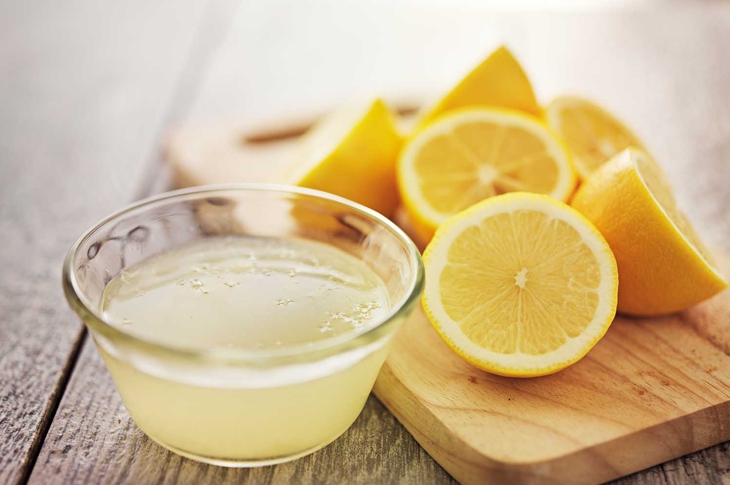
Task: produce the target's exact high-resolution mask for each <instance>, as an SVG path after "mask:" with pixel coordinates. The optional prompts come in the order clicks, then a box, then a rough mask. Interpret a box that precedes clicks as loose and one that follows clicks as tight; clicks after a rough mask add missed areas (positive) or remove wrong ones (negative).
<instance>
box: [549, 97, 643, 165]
mask: <svg viewBox="0 0 730 485" xmlns="http://www.w3.org/2000/svg"><path fill="white" fill-rule="evenodd" d="M545 117H546V118H547V121H548V124H549V125H550V127H551V128H552V129H553V130H555V131H556V132H557V133H559V134H560V135H561V136H562V137H563V139H564V140H565V143H566V144H567V145H568V147H569V148H570V150H571V152H572V153H573V163H574V164H575V168H576V170H577V171H578V174H579V175H580V177H581V178H582V179H586V178H588V177H589V176H590V174H591V173H593V172H594V171H595V170H596V169H598V167H600V166H601V165H602V164H603V163H605V162H606V161H607V160H608V159H609V158H611V157H613V156H614V155H616V154H617V153H619V152H620V151H622V150H624V149H626V148H628V147H630V146H633V147H637V148H642V147H643V144H642V143H641V141H640V140H639V138H638V137H637V136H636V135H634V133H633V132H632V131H631V130H630V129H629V128H628V127H626V125H625V124H623V123H622V122H621V121H620V120H619V119H618V118H616V117H615V116H614V115H612V114H611V113H609V112H608V111H606V110H605V109H603V108H601V107H600V106H598V105H596V104H595V103H592V102H590V101H588V100H586V99H582V98H578V97H575V96H559V97H557V98H555V99H554V100H553V101H552V102H551V103H550V104H549V105H548V107H547V108H546V110H545Z"/></svg>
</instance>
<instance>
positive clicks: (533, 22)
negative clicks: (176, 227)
mask: <svg viewBox="0 0 730 485" xmlns="http://www.w3.org/2000/svg"><path fill="white" fill-rule="evenodd" d="M237 3H238V2H234V1H231V2H227V3H225V5H223V6H221V7H215V6H214V5H216V4H217V2H207V5H205V4H204V3H203V2H202V1H201V2H195V1H193V2H166V1H165V2H154V3H148V2H131V3H125V4H124V5H121V4H120V5H116V4H115V5H114V7H113V8H112V7H110V6H109V5H108V4H100V3H96V2H89V1H81V0H74V1H72V2H63V3H61V2H56V3H51V2H46V3H45V4H41V3H40V2H24V3H21V2H17V3H15V4H13V5H12V6H7V8H5V7H4V10H3V12H4V13H3V15H2V16H0V66H1V67H2V72H3V73H4V74H3V76H0V127H2V130H0V229H1V230H2V238H3V239H2V240H3V242H4V243H5V248H4V249H5V251H3V254H2V255H0V258H2V259H1V262H2V264H3V272H0V315H2V316H0V483H3V484H4V483H25V482H26V480H28V475H29V474H30V473H31V471H32V475H31V476H30V478H29V481H30V482H31V483H91V484H94V483H130V484H131V483H197V484H205V483H211V484H212V483H302V484H306V483H343V482H345V481H346V482H348V483H414V484H420V483H453V479H452V478H451V477H450V476H449V475H448V474H446V472H444V470H443V469H441V468H440V467H439V466H438V465H437V464H436V463H435V462H434V461H433V460H431V458H430V457H428V455H427V454H426V453H425V451H423V449H422V448H421V447H420V446H419V445H418V444H417V443H416V442H415V440H414V439H413V438H412V437H411V436H410V434H409V433H408V432H407V431H406V430H405V429H404V428H403V427H402V426H401V425H400V424H398V423H397V421H395V418H393V417H392V416H391V415H390V414H389V413H388V412H387V411H386V410H385V409H384V407H383V406H382V405H380V404H379V403H378V402H377V401H376V400H375V399H373V398H371V399H370V400H369V401H368V404H367V406H366V408H365V410H364V412H363V415H362V416H361V417H360V419H359V420H358V421H357V422H356V423H355V425H354V426H353V428H352V429H351V430H350V431H348V433H347V434H346V435H344V436H343V437H342V438H340V439H339V440H338V441H336V442H335V443H333V444H332V445H331V446H329V447H327V448H325V449H324V450H321V451H320V452H318V453H316V454H314V455H312V456H311V457H309V458H306V459H303V460H300V461H298V462H295V463H292V464H286V465H280V466H277V467H269V468H265V469H259V470H254V471H250V472H247V471H231V470H226V469H222V468H216V467H209V466H205V465H200V464H197V463H195V462H192V461H190V460H185V459H181V458H179V457H177V456H174V455H172V454H170V453H167V452H165V451H164V450H162V449H161V448H159V447H158V446H157V445H154V444H153V443H151V442H149V440H147V439H146V438H145V437H144V435H143V434H142V433H141V432H140V431H139V430H138V429H137V428H136V427H135V426H134V424H133V423H132V422H131V420H130V418H129V417H128V415H127V413H126V411H125V410H124V409H123V407H122V406H121V404H120V400H119V398H118V396H117V394H116V391H115V390H114V388H113V384H112V382H111V380H110V378H109V376H108V374H107V372H106V370H105V369H104V368H103V365H102V364H101V362H100V359H99V357H98V354H97V353H96V350H95V349H94V348H93V346H92V345H90V342H86V343H85V344H84V346H83V350H82V351H81V352H80V358H79V359H78V361H75V360H74V359H75V357H76V356H77V352H76V351H77V349H78V348H79V342H80V340H79V337H80V335H81V334H80V326H79V324H78V323H77V321H76V319H75V317H74V316H73V315H72V313H71V312H70V310H67V309H66V307H65V305H64V303H63V301H62V297H61V291H60V284H59V281H58V278H59V272H60V270H59V268H60V264H61V260H62V257H63V253H64V252H65V250H66V248H67V247H68V246H69V245H70V243H71V242H72V240H73V239H74V238H75V237H76V236H77V235H78V234H80V233H81V231H83V230H84V229H85V228H87V227H88V226H89V225H91V224H92V223H93V222H95V220H97V219H98V218H100V217H101V216H103V215H104V214H105V213H107V212H109V211H111V210H113V209H114V208H116V207H118V206H119V205H121V204H123V203H125V202H126V201H128V200H130V198H132V197H133V196H137V195H139V194H146V193H149V192H150V191H151V190H158V189H159V188H161V187H164V183H165V180H166V179H165V177H164V176H161V175H160V166H159V165H158V164H157V163H156V162H157V159H156V156H155V155H156V145H157V144H158V143H159V142H160V141H161V133H162V132H163V131H165V130H167V129H170V128H172V127H173V125H176V124H177V123H179V122H182V121H185V122H187V121H190V122H191V123H192V122H195V123H197V122H199V121H202V120H206V119H208V120H210V119H219V118H229V119H233V120H234V122H235V124H236V125H237V126H240V127H241V129H242V130H243V132H249V133H250V132H251V129H252V128H254V127H256V126H264V125H266V126H276V124H277V122H278V121H277V120H281V119H292V118H294V119H301V118H302V117H303V118H307V117H308V116H309V114H310V113H316V112H320V111H321V110H322V109H324V108H328V107H331V106H333V105H335V104H337V103H339V102H340V101H341V100H343V99H347V98H350V97H360V96H363V95H368V94H371V93H373V92H377V93H379V94H383V95H385V96H386V97H387V96H390V97H393V96H394V95H398V94H401V93H408V94H409V95H410V94H412V95H413V96H414V98H416V99H420V98H422V97H423V95H424V94H429V93H434V92H436V91H437V90H439V89H441V88H443V87H444V86H446V85H447V84H449V83H450V82H452V81H453V80H454V79H455V78H456V77H458V76H459V75H460V73H462V72H463V71H464V70H466V69H467V68H468V67H470V66H471V65H472V64H473V63H474V62H476V61H477V60H478V59H479V58H480V57H482V56H483V55H484V54H485V53H486V52H488V51H489V50H490V49H491V48H492V47H494V46H495V45H496V44H497V43H499V42H507V43H508V44H509V45H510V47H511V48H512V49H513V50H514V51H515V52H516V53H517V55H518V56H519V57H520V58H521V60H522V61H523V62H524V64H525V66H526V67H527V69H528V71H529V73H530V74H531V76H532V77H533V79H534V81H535V83H536V86H537V89H538V94H539V95H540V97H541V99H544V100H545V99H549V97H550V96H552V95H554V94H557V93H559V92H564V91H577V92H580V93H583V94H587V95H589V96H592V97H594V98H596V99H598V100H599V101H601V102H603V103H605V104H607V105H609V106H611V107H612V108H614V110H615V111H617V112H618V113H619V114H620V115H622V116H623V117H624V118H626V119H627V120H628V121H629V122H630V124H632V125H633V126H634V127H635V128H636V129H637V131H638V132H639V133H640V134H641V135H642V137H643V138H644V139H645V141H646V142H647V145H649V147H650V148H651V149H652V151H654V153H655V155H656V156H657V158H659V159H660V161H662V162H663V163H664V165H665V167H666V168H667V171H668V172H669V175H670V177H671V178H672V179H673V181H674V182H675V185H676V186H677V192H678V196H679V199H680V202H681V203H682V204H683V205H684V206H685V207H686V208H687V210H688V212H689V213H690V216H692V217H693V219H694V220H695V221H697V222H698V223H699V224H698V225H699V226H700V227H699V230H700V232H701V233H702V234H703V235H705V237H706V238H707V239H708V240H709V241H710V242H711V243H714V245H715V246H719V247H721V248H724V249H725V250H730V243H729V242H728V241H730V237H729V236H730V217H728V215H727V207H728V206H730V191H727V190H726V186H727V182H728V180H730V164H727V163H726V161H727V160H728V159H730V98H729V96H730V93H729V92H728V89H727V86H728V85H730V53H729V51H728V49H727V48H726V46H727V45H730V4H728V3H727V2H699V3H681V2H680V3H671V4H667V5H662V6H660V7H658V8H649V9H644V8H636V9H632V10H628V11H626V10H611V11H608V12H604V11H596V10H592V11H583V12H566V11H547V12H532V11H520V10H517V11H508V10H498V11H495V10H491V9H489V8H488V7H484V6H482V5H481V4H480V2H470V1H463V2H457V4H456V5H453V4H449V5H445V6H444V5H441V6H439V5H438V4H437V3H433V4H432V5H429V6H427V7H425V8H423V7H421V6H419V5H416V4H415V3H411V2H409V1H405V0H404V1H403V2H392V3H388V4H387V5H385V4H383V5H381V6H378V5H374V6H372V7H366V6H364V4H361V3H358V4H355V3H351V2H336V3H335V2H327V1H324V0H314V1H312V2H306V3H305V2H283V1H282V2H267V3H263V2H240V4H239V5H236V4H237ZM212 5H213V6H212ZM6 13H7V15H6ZM375 34H377V35H375ZM353 53H356V54H353ZM243 132H242V133H243ZM252 160H253V159H252ZM203 162H205V159H203ZM145 164H147V167H148V169H147V171H145V169H144V166H145ZM135 182H136V184H135ZM71 371H72V374H71V377H70V381H69V382H68V385H67V386H66V380H67V378H68V374H69V372H71ZM62 392H63V399H62V400H61V402H60V405H59V404H58V399H59V398H60V395H61V393H62ZM57 405H58V410H56V406H57ZM46 432H47V435H46ZM44 440H45V441H44ZM41 445H42V446H41ZM729 451H730V448H728V445H727V444H724V445H720V446H716V447H713V448H710V449H708V450H704V451H701V452H698V453H695V454H692V455H689V456H687V457H684V458H682V459H678V460H674V461H672V462H669V463H666V464H664V465H661V466H658V467H654V468H652V469H650V470H647V471H644V472H641V473H638V474H635V475H632V476H629V477H626V478H623V479H621V480H619V481H618V482H617V483H621V484H622V485H623V484H625V485H628V484H632V485H633V484H641V485H650V484H651V485H656V484H683V483H691V484H695V483H697V484H701V485H710V484H711V485H721V484H722V485H726V484H727V483H728V482H730V458H729V456H730V453H728V452H729ZM38 453H40V454H38ZM36 455H37V459H36Z"/></svg>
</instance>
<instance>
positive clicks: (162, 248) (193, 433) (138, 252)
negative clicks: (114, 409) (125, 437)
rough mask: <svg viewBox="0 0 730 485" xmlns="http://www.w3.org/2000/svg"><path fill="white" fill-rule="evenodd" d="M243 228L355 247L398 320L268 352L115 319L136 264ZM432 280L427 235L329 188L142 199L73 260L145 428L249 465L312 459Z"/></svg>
mask: <svg viewBox="0 0 730 485" xmlns="http://www.w3.org/2000/svg"><path fill="white" fill-rule="evenodd" d="M243 236H261V237H273V238H300V239H305V240H310V241H317V242H320V243H325V244H328V245H332V246H335V247H337V248H339V249H340V250H343V251H345V252H347V253H349V254H350V255H353V256H355V257H356V258H358V259H359V260H360V261H362V262H364V263H365V264H366V265H367V266H368V267H369V268H370V269H372V270H373V271H374V272H375V273H376V274H377V275H378V276H379V278H380V279H381V280H382V281H383V282H384V284H385V288H386V290H385V291H386V292H387V295H388V301H389V308H388V312H387V313H386V315H387V316H386V317H384V318H382V319H381V320H378V321H376V322H372V324H371V325H369V326H368V327H367V329H365V330H363V331H361V332H357V331H354V332H349V333H345V334H342V335H338V336H334V337H332V338H329V339H324V340H318V341H316V342H312V343H309V344H308V345H306V346H302V345H299V346H286V347H282V348H272V349H263V350H260V349H251V350H249V349H238V348H228V347H222V348H204V349H193V350H191V349H184V348H178V347H174V346H171V345H167V344H164V343H161V340H159V339H156V340H154V341H153V340H151V339H145V338H140V337H139V336H135V335H134V334H133V333H131V332H129V331H128V330H125V329H124V328H123V326H118V325H110V324H109V323H107V322H105V320H104V318H103V315H102V309H101V305H102V295H103V292H104V288H105V287H106V285H108V284H109V282H110V281H111V280H112V279H113V278H114V277H115V276H116V275H118V274H119V273H120V272H121V271H122V270H123V269H125V268H127V267H129V266H132V265H134V264H136V263H138V262H140V261H143V260H146V259H148V258H150V257H152V256H155V255H158V254H160V253H163V252H166V251H169V250H173V249H176V248H180V247H182V246H185V245H188V244H191V243H194V242H199V241H201V240H202V239H206V238H220V237H228V238H230V237H243ZM423 278H424V276H423V264H422V262H421V257H420V254H419V252H418V250H417V249H416V247H415V245H414V244H413V242H412V241H411V240H410V239H409V238H408V237H407V236H406V235H405V234H404V233H403V232H402V231H401V230H400V229H399V228H398V227H397V226H395V225H394V224H393V223H392V222H390V221H389V220H388V219H386V218H385V217H383V216H381V215H380V214H378V213H376V212H374V211H372V210H369V209H367V208H365V207H362V206H360V205H358V204H355V203H353V202H350V201H348V200H346V199H343V198H340V197H336V196H334V195H330V194H327V193H324V192H319V191H315V190H307V189H302V188H296V187H289V186H274V185H256V184H248V185H247V184H241V185H225V186H208V187H199V188H193V189H187V190H180V191H175V192H169V193H165V194H162V195H159V196H156V197H152V198H150V199H146V200H143V201H141V202H138V203H136V204H134V205H132V206H130V207H127V208H125V209H123V210H121V211H119V212H117V213H115V214H112V215H111V216H109V217H107V218H106V219H104V220H103V221H101V222H100V223H98V224H97V225H95V226H94V227H93V228H91V229H90V230H89V231H87V232H86V233H85V234H84V235H83V236H81V237H80V238H79V239H78V241H77V242H76V243H75V244H74V245H73V246H72V247H71V249H70V251H69V253H68V256H67V257H66V260H65V262H64V266H63V286H64V291H65V294H66V298H67V300H68V302H69V304H70V306H71V307H72V308H73V310H74V311H75V312H76V313H77V314H78V315H79V317H80V318H81V320H83V322H84V323H85V324H86V326H87V327H88V329H89V332H90V334H91V336H92V337H93V339H94V342H95V343H96V346H97V349H98V350H99V353H100V354H101V356H102V358H103V359H104V362H105V363H106V365H107V367H108V369H109V372H110V374H111V376H112V379H113V380H114V384H115V385H116V387H117V390H118V391H119V394H120V396H121V397H122V400H123V402H124V404H125V406H126V407H127V409H128V410H129V414H130V415H131V416H132V418H133V419H134V421H135V422H136V424H137V425H138V426H139V427H140V428H141V429H142V431H144V432H145V433H146V434H147V436H149V437H150V438H151V439H153V440H154V441H156V442H157V443H159V444H160V445H162V446H164V447H166V448H168V449H170V450H172V451H173V452H175V453H178V454H180V455H184V456H187V457H189V458H192V459H195V460H199V461H203V462H208V463H212V464H216V465H224V466H239V467H245V466H259V465H268V464H274V463H280V462H284V461H288V460H292V459H295V458H298V457H301V456H303V455H306V454H309V453H312V452H313V451H315V450H317V449H319V448H321V447H323V446H325V445H327V444H328V443H330V442H332V441H333V440H334V439H336V438H337V437H338V436H339V435H341V434H342V433H343V432H344V431H345V430H347V428H349V427H350V425H351V424H352V423H353V421H354V420H355V419H356V418H357V416H358V415H359V414H360V412H361V411H362V408H363V406H364V405H365V402H366V400H367V398H368V395H369V393H370V391H371V390H372V387H373V383H374V382H375V378H376V377H377V374H378V372H379V371H380V367H381V366H382V364H383V362H384V360H385V358H386V355H387V353H388V350H389V348H390V343H391V341H392V338H393V336H394V334H395V332H396V331H397V330H398V328H399V327H400V325H401V323H402V322H403V321H404V320H405V319H406V318H407V317H408V316H409V315H410V314H411V312H412V310H413V309H414V306H415V305H416V304H417V302H418V301H419V298H420V295H421V292H422V288H423ZM243 317H245V315H244V316H243ZM160 337H162V338H163V340H164V336H160Z"/></svg>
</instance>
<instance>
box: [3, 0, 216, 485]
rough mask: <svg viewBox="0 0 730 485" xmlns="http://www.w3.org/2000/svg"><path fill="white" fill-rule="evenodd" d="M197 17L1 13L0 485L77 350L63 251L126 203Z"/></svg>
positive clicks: (180, 12)
mask: <svg viewBox="0 0 730 485" xmlns="http://www.w3.org/2000/svg"><path fill="white" fill-rule="evenodd" d="M201 7H202V3H200V2H198V3H188V4H186V5H185V6H180V5H179V4H178V3H177V2H172V1H170V2H156V3H149V2H135V3H119V4H113V5H112V4H109V3H105V4H102V3H98V2H79V1H72V2H55V3H54V2H46V3H44V4H39V3H38V2H14V3H10V4H6V5H4V6H3V8H2V10H3V14H2V15H0V72H2V75H0V234H2V241H3V251H2V253H0V267H2V271H1V272H0V483H3V484H5V483H23V482H24V481H25V480H26V478H27V475H28V474H29V472H30V468H31V466H32V463H33V460H34V459H35V456H36V454H37V452H38V449H39V447H40V444H41V442H42V439H43V436H44V434H45V431H46V429H47V426H48V424H49V419H50V418H51V417H52V415H53V412H54V410H55V407H56V405H57V403H58V399H59V397H60V396H59V393H60V392H62V390H63V387H64V385H65V382H66V379H67V376H68V373H69V370H70V368H71V364H72V362H73V360H74V358H75V356H76V354H77V351H78V346H79V343H80V338H81V335H82V328H81V326H80V324H79V322H78V320H77V319H76V318H74V317H73V316H72V315H71V314H70V313H69V311H68V309H67V306H66V303H65V301H64V298H63V296H62V291H61V285H60V278H59V277H60V268H61V262H62V260H63V256H64V253H65V251H66V250H67V249H68V247H69V246H70V245H71V243H72V241H73V239H74V238H76V237H77V236H78V235H79V234H80V232H81V231H83V230H84V229H85V228H86V227H87V226H88V225H89V224H91V223H92V222H93V221H94V220H97V219H99V218H101V217H102V216H104V215H105V214H106V213H107V212H109V211H110V210H113V209H115V208H116V207H118V206H119V205H120V204H123V203H125V202H127V201H129V199H130V198H131V197H132V194H133V187H134V185H135V182H136V181H137V180H138V178H139V176H140V173H141V170H142V167H143V165H144V162H145V156H146V155H147V154H148V151H149V146H150V144H151V143H152V141H153V136H152V135H153V134H154V133H155V132H156V131H157V129H158V126H159V123H160V116H161V115H162V113H163V110H164V108H165V106H166V105H167V102H168V101H167V100H168V98H169V93H170V91H171V88H172V86H173V85H174V81H175V79H176V78H177V77H178V75H179V70H180V66H181V65H182V62H183V61H184V56H185V54H186V53H187V51H188V48H189V44H190V41H191V39H192V36H193V33H194V30H195V27H196V23H197V19H198V17H199V13H200V9H201ZM163 20H164V21H166V22H164V23H163Z"/></svg>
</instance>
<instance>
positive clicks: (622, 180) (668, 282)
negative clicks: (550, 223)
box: [571, 149, 727, 315]
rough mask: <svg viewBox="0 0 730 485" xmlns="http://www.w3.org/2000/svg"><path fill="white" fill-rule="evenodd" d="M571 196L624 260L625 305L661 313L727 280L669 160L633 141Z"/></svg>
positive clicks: (623, 307)
mask: <svg viewBox="0 0 730 485" xmlns="http://www.w3.org/2000/svg"><path fill="white" fill-rule="evenodd" d="M571 204H572V205H573V207H574V208H575V209H577V210H578V211H580V212H581V213H583V214H584V215H585V216H586V217H587V218H588V219H589V220H590V221H591V222H593V223H594V224H595V225H596V227H597V228H598V230H600V231H601V233H602V234H603V235H604V237H605V238H606V240H607V241H608V243H609V245H610V246H611V249H612V250H613V252H614V254H615V255H616V261H617V262H618V269H619V275H620V278H621V286H620V287H619V299H618V309H619V311H620V312H624V313H630V314H635V315H660V314H666V313H672V312H676V311H680V310H683V309H685V308H688V307H690V306H692V305H694V304H696V303H699V302H700V301H702V300H704V299H706V298H709V297H711V296H713V295H714V294H716V293H718V292H719V291H721V290H723V289H724V288H726V287H727V281H726V280H725V279H724V278H723V276H722V275H721V274H720V272H719V271H718V269H717V268H716V267H715V264H714V261H713V257H712V254H711V253H710V251H709V250H708V249H707V248H706V247H705V245H704V244H703V243H702V241H701V240H700V238H699V236H698V235H697V233H696V232H695V230H694V229H693V227H692V225H691V224H690V222H689V221H688V220H687V218H686V216H685V215H684V214H683V213H682V212H681V210H680V209H679V208H678V207H677V203H676V200H675V198H674V195H673V194H672V189H671V187H670V184H669V182H668V180H667V177H666V176H665V175H664V173H663V171H662V170H661V167H659V165H657V164H656V162H654V160H652V159H651V158H650V157H649V156H648V155H647V154H646V153H644V152H642V151H641V150H638V149H628V150H625V151H623V152H621V153H620V154H618V155H616V156H615V157H613V158H612V159H611V160H609V161H608V162H607V163H606V164H604V165H603V167H601V169H600V170H598V171H597V172H595V173H594V174H593V175H592V176H591V177H590V178H589V179H588V180H586V181H585V182H584V183H583V185H581V187H580V189H579V190H578V191H577V192H576V194H575V197H574V198H573V200H572V202H571Z"/></svg>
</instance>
